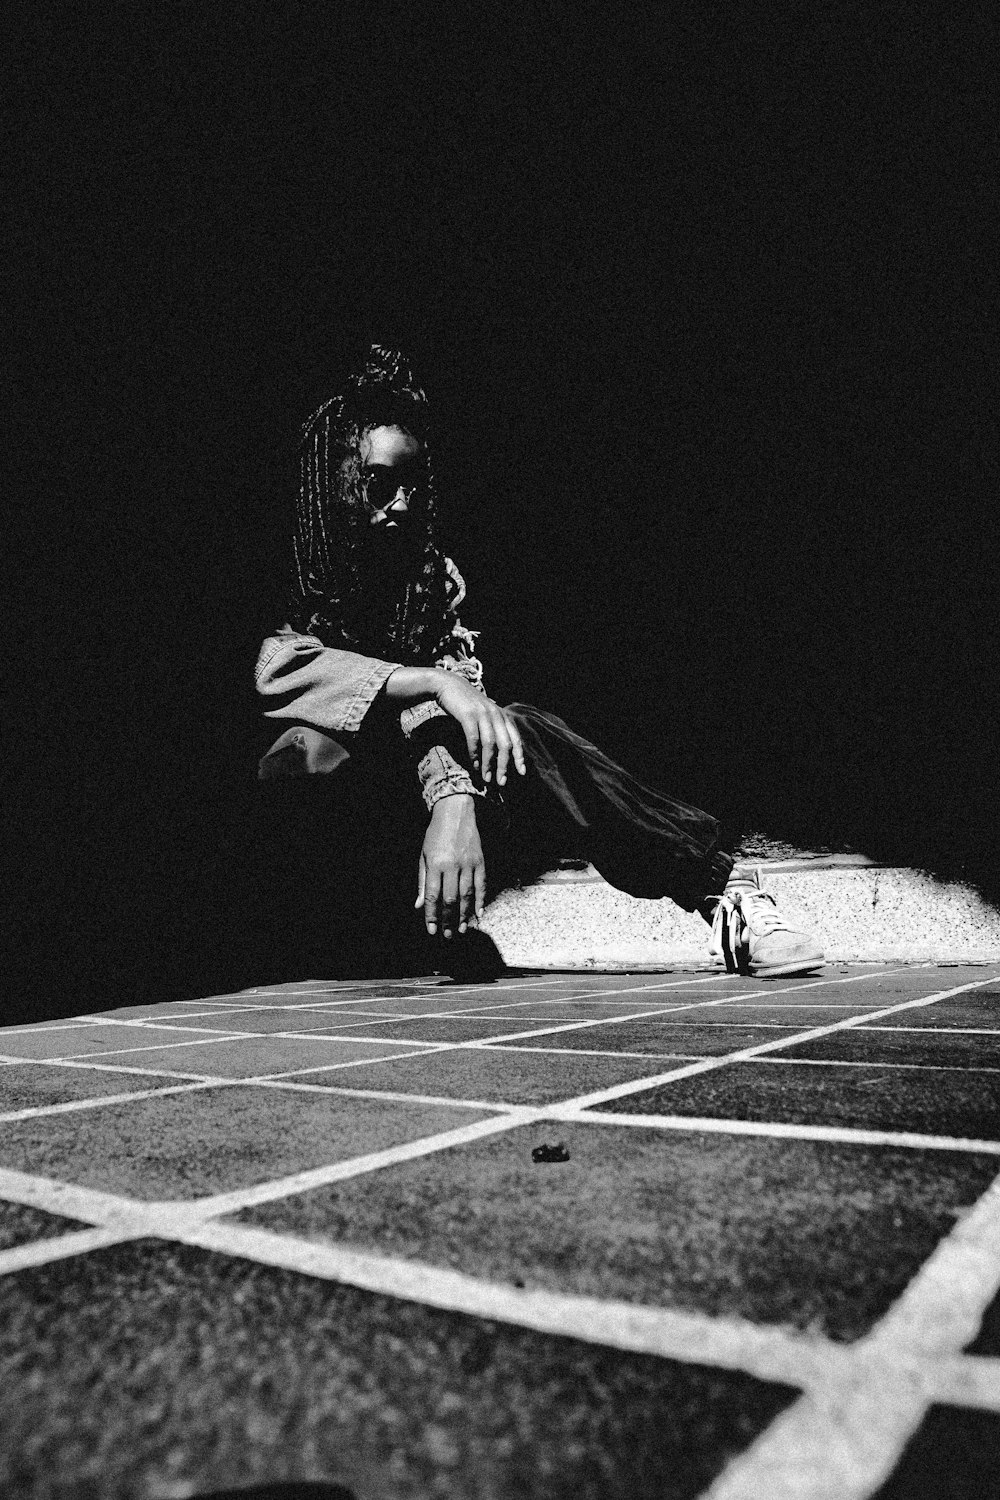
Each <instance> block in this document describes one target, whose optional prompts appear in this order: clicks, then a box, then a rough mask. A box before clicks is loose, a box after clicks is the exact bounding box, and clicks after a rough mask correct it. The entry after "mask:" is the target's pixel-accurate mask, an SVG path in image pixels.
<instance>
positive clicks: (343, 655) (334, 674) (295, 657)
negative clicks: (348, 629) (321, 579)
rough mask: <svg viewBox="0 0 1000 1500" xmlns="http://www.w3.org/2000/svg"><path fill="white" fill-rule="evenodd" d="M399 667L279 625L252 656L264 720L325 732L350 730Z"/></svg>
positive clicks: (357, 727)
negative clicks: (296, 724)
mask: <svg viewBox="0 0 1000 1500" xmlns="http://www.w3.org/2000/svg"><path fill="white" fill-rule="evenodd" d="M399 665H400V663H399V662H395V661H379V660H378V659H377V658H375V657H373V656H361V655H359V654H358V652H356V651H341V650H339V649H338V648H337V647H335V646H324V645H323V642H322V641H320V640H318V639H317V638H316V636H314V635H299V634H297V633H296V632H295V631H294V630H292V628H291V626H288V625H285V626H283V627H282V628H281V630H279V631H277V632H276V633H275V634H274V635H271V636H268V638H267V640H266V641H265V642H264V644H263V646H262V647H261V649H260V655H259V656H258V658H257V669H256V674H255V676H256V683H257V692H258V693H259V694H260V696H261V697H262V698H263V699H264V700H265V706H264V715H265V717H266V718H268V719H291V720H296V721H298V722H299V723H304V724H314V725H315V726H316V728H317V729H325V730H327V731H328V732H329V733H331V734H335V733H336V732H337V731H341V732H350V733H354V732H356V731H357V730H358V729H360V727H361V724H362V721H363V719H364V717H365V715H366V714H367V712H368V710H369V709H370V708H371V706H372V704H373V702H374V701H375V699H376V698H377V697H378V694H379V693H380V691H381V689H382V686H383V684H384V683H385V680H386V678H387V677H389V676H390V675H391V674H392V673H393V672H394V671H395V670H396V668H397V667H398V666H399Z"/></svg>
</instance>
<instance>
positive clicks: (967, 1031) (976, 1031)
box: [862, 1026, 1000, 1036]
mask: <svg viewBox="0 0 1000 1500" xmlns="http://www.w3.org/2000/svg"><path fill="white" fill-rule="evenodd" d="M862 1030H863V1031H905V1032H907V1033H912V1034H914V1035H916V1036H1000V1031H998V1030H997V1029H996V1028H995V1027H993V1028H991V1027H987V1026H863V1027H862Z"/></svg>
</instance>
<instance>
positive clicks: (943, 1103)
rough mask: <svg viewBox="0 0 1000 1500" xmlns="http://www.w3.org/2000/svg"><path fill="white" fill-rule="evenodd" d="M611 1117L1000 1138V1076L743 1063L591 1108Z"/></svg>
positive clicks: (934, 1069) (936, 1069) (973, 1138)
mask: <svg viewBox="0 0 1000 1500" xmlns="http://www.w3.org/2000/svg"><path fill="white" fill-rule="evenodd" d="M597 1107H598V1109H599V1110H600V1111H601V1112H604V1111H607V1112H610V1113H613V1114H633V1115H642V1114H663V1115H695V1116H702V1117H705V1118H710V1119H728V1120H770V1121H777V1122H780V1123H783V1124H798V1125H846V1126H851V1127H853V1128H854V1129H858V1130H864V1129H867V1130H903V1131H916V1132H918V1133H920V1134H923V1135H948V1136H960V1137H966V1138H969V1139H972V1140H990V1141H993V1140H1000V1074H991V1073H970V1074H964V1073H952V1072H945V1071H943V1070H942V1069H939V1068H927V1069H923V1070H921V1071H920V1072H909V1071H907V1070H904V1069H889V1068H880V1067H879V1066H878V1065H877V1064H874V1065H872V1066H871V1067H858V1068H837V1067H828V1068H825V1067H823V1066H822V1065H815V1066H814V1065H810V1064H805V1063H800V1064H796V1063H793V1062H789V1063H769V1062H764V1061H761V1062H747V1063H733V1064H732V1065H731V1066H728V1067H723V1068H719V1069H718V1070H716V1071H714V1072H711V1073H705V1074H703V1075H701V1076H700V1077H695V1078H684V1079H681V1080H679V1081H678V1082H677V1083H663V1084H660V1085H659V1086H658V1087H657V1088H654V1089H649V1090H647V1091H646V1092H644V1093H641V1094H632V1095H629V1097H628V1098H625V1099H615V1100H612V1101H611V1102H610V1103H608V1104H602V1105H598V1106H597Z"/></svg>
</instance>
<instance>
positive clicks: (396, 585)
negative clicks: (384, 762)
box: [288, 344, 454, 666]
mask: <svg viewBox="0 0 1000 1500" xmlns="http://www.w3.org/2000/svg"><path fill="white" fill-rule="evenodd" d="M381 426H387V427H388V426H395V427H401V428H403V429H405V431H407V432H409V433H411V434H412V435H413V436H414V437H415V438H416V439H417V440H418V441H419V442H420V443H421V444H422V447H421V452H420V454H419V456H418V457H417V459H416V467H417V482H416V488H415V490H414V493H413V496H412V498H411V501H410V513H409V516H408V521H407V536H406V538H405V543H404V551H403V555H402V566H401V568H400V569H399V570H398V571H393V570H389V569H387V568H386V566H385V562H384V559H383V558H382V557H380V554H379V551H378V549H377V548H376V547H373V546H372V538H371V527H370V525H369V518H368V512H367V509H366V506H365V503H364V491H363V479H362V473H361V468H362V459H361V440H362V436H363V434H364V433H365V431H366V430H368V429H369V428H373V427H381ZM427 430H428V429H427V397H426V396H425V394H424V392H423V390H422V389H421V388H420V387H419V386H418V385H417V383H416V380H415V379H414V376H413V371H412V370H411V368H410V365H409V362H408V361H407V360H406V359H405V358H404V356H403V355H402V354H401V353H399V351H398V350H395V349H388V348H385V347H384V346H383V345H381V344H372V345H371V348H370V349H369V351H368V354H367V357H366V358H365V360H364V362H363V364H362V365H361V367H360V368H359V369H358V370H356V371H355V373H354V374H352V375H351V376H350V377H349V379H348V381H347V383H346V386H345V389H344V391H343V393H342V394H341V395H339V396H334V397H332V398H331V399H330V400H329V401H325V402H324V403H323V404H322V405H321V406H320V407H319V408H318V409H317V410H316V411H314V412H313V414H312V416H311V417H309V419H308V421H307V422H306V423H305V424H304V426H303V428H302V437H301V442H300V448H299V491H298V496H297V500H296V507H295V533H294V541H293V549H294V562H293V567H292V578H291V587H290V589H289V597H288V618H289V622H290V623H291V625H292V627H293V629H295V630H299V631H301V632H302V633H303V634H306V635H314V636H317V637H318V638H319V640H321V641H322V642H323V644H324V645H326V646H339V647H341V648H343V649H346V650H353V651H361V652H362V653H364V654H366V655H372V656H380V657H383V658H386V659H389V660H393V661H400V662H403V663H404V664H406V665H413V666H427V665H430V664H431V663H432V662H433V661H434V660H435V658H436V657H437V656H439V655H440V654H441V653H442V652H443V651H444V650H445V649H446V648H447V646H448V643H449V641H450V639H451V636H452V632H453V626H454V617H453V616H450V615H449V595H452V596H453V595H454V586H453V585H452V584H451V583H450V575H449V568H448V564H447V559H446V558H445V557H444V555H443V553H442V552H441V550H440V548H439V546H438V541H437V517H436V506H435V491H434V477H433V474H432V471H431V465H430V459H429V456H428V453H427Z"/></svg>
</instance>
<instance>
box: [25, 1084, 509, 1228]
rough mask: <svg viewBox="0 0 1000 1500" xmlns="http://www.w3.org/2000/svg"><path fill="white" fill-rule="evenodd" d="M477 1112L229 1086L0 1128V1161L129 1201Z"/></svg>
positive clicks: (261, 1173) (407, 1136) (213, 1188)
mask: <svg viewBox="0 0 1000 1500" xmlns="http://www.w3.org/2000/svg"><path fill="white" fill-rule="evenodd" d="M477 1118H479V1116H478V1115H477V1114H476V1113H475V1112H474V1111H473V1110H468V1109H463V1110H457V1109H455V1110H452V1109H448V1108H447V1107H444V1108H438V1107H436V1106H427V1105H406V1104H392V1105H382V1104H379V1103H376V1102H373V1101H371V1100H368V1099H343V1098H339V1097H338V1096H336V1095H330V1094H323V1095H321V1094H306V1093H301V1092H299V1091H297V1090H287V1091H286V1090H278V1089H254V1088H248V1087H242V1088H241V1087H240V1086H239V1085H238V1084H237V1085H233V1086H231V1087H224V1088H216V1089H204V1090H198V1091H197V1092H195V1093H190V1094H172V1095H169V1096H168V1097H166V1098H161V1099H147V1100H142V1101H139V1102H137V1103H135V1104H128V1105H111V1106H109V1107H108V1108H107V1109H96V1110H87V1111H83V1112H81V1113H79V1114H72V1115H54V1116H48V1117H46V1118H42V1119H33V1120H24V1121H20V1122H18V1123H17V1124H13V1125H7V1126H5V1127H4V1130H3V1134H2V1135H0V1165H2V1166H6V1167H13V1168H15V1169H16V1170H17V1171H21V1172H34V1173H38V1174H40V1175H43V1176H47V1177H56V1178H59V1179H60V1180H61V1181H64V1182H74V1183H79V1184H82V1185H83V1186H86V1187H94V1188H100V1189H103V1190H104V1191H106V1192H112V1193H123V1194H126V1195H127V1196H130V1197H135V1198H141V1199H156V1198H197V1197H201V1196H204V1195H207V1194H209V1193H218V1192H225V1191H228V1190H231V1189H234V1188H239V1187H248V1186H249V1185H250V1184H251V1183H256V1182H263V1181H266V1180H268V1179H270V1178H273V1177H282V1176H285V1175H287V1174H290V1173H293V1172H299V1171H302V1170H303V1169H304V1168H308V1167H317V1166H323V1165H325V1164H326V1163H328V1162H332V1161H343V1160H345V1159H346V1158H347V1157H351V1156H361V1155H364V1154H366V1153H367V1152H369V1151H378V1150H381V1149H383V1148H384V1147H386V1146H393V1145H397V1144H399V1143H400V1142H402V1141H408V1140H413V1139H415V1138H417V1137H418V1136H424V1135H433V1134H435V1133H436V1132H437V1131H440V1130H450V1129H453V1128H454V1127H455V1126H457V1125H467V1124H469V1123H470V1121H472V1120H475V1119H477Z"/></svg>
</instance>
